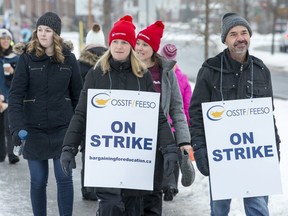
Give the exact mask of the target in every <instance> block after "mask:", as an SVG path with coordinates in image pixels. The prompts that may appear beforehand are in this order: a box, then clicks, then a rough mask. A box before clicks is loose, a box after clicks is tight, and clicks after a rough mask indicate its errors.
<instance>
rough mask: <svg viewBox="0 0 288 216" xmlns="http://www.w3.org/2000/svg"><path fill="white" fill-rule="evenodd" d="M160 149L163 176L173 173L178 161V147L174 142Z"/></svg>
mask: <svg viewBox="0 0 288 216" xmlns="http://www.w3.org/2000/svg"><path fill="white" fill-rule="evenodd" d="M160 151H161V153H162V155H163V158H164V177H169V176H170V175H171V174H173V171H174V168H175V167H176V164H177V163H178V147H177V146H176V144H170V145H167V146H165V147H160Z"/></svg>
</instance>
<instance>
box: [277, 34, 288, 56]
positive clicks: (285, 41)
mask: <svg viewBox="0 0 288 216" xmlns="http://www.w3.org/2000/svg"><path fill="white" fill-rule="evenodd" d="M279 48H280V52H288V29H287V30H286V31H285V32H283V33H282V34H281V35H280V39H279Z"/></svg>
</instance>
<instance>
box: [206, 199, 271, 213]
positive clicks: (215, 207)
mask: <svg viewBox="0 0 288 216" xmlns="http://www.w3.org/2000/svg"><path fill="white" fill-rule="evenodd" d="M210 197H211V196H210ZM243 202H244V209H245V213H246V216H255V215H257V216H269V210H268V196H259V197H248V198H243ZM230 204H231V199H226V200H215V201H213V200H212V199H211V201H210V206H211V216H226V215H227V216H228V214H229V211H230Z"/></svg>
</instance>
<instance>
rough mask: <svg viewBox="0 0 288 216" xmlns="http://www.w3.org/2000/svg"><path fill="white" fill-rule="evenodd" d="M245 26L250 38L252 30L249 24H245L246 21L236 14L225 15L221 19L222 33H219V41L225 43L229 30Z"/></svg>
mask: <svg viewBox="0 0 288 216" xmlns="http://www.w3.org/2000/svg"><path fill="white" fill-rule="evenodd" d="M239 25H240V26H245V27H246V28H247V29H248V32H249V34H250V37H251V36H252V30H251V27H250V24H249V23H248V22H247V20H246V19H244V18H243V17H241V16H240V15H239V14H236V13H226V14H225V15H224V16H223V17H222V28H221V30H222V33H221V41H222V43H224V42H225V39H226V37H227V34H228V32H229V31H230V29H231V28H233V27H235V26H239Z"/></svg>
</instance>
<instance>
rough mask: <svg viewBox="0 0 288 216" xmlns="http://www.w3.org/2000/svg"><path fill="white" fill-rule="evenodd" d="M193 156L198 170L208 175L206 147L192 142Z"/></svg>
mask: <svg viewBox="0 0 288 216" xmlns="http://www.w3.org/2000/svg"><path fill="white" fill-rule="evenodd" d="M192 148H193V151H194V158H195V161H196V165H197V168H198V170H199V171H200V172H201V173H202V174H203V175H204V176H209V163H208V157H207V148H206V145H204V144H193V145H192Z"/></svg>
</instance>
